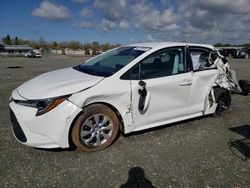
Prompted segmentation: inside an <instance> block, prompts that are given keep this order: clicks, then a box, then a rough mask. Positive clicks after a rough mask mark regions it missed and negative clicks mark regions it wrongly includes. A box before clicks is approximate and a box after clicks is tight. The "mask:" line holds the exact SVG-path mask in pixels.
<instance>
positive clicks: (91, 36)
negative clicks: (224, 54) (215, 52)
mask: <svg viewBox="0 0 250 188" xmlns="http://www.w3.org/2000/svg"><path fill="white" fill-rule="evenodd" d="M0 12H1V16H0V38H2V37H5V36H6V35H8V34H9V35H10V36H11V37H15V36H17V37H19V38H22V39H28V40H38V39H40V38H43V39H44V40H45V41H48V42H52V41H58V42H62V41H79V42H81V43H86V42H93V41H97V42H99V43H107V42H108V43H120V44H129V43H136V42H148V41H170V42H195V43H208V44H215V43H218V42H219V43H231V44H242V43H250V35H249V33H250V0H237V1H236V0H154V1H152V0H151V1H150V0H0Z"/></svg>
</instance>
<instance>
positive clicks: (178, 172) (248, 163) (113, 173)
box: [0, 56, 250, 188]
mask: <svg viewBox="0 0 250 188" xmlns="http://www.w3.org/2000/svg"><path fill="white" fill-rule="evenodd" d="M83 61H84V58H83V57H63V56H45V57H43V58H41V59H25V58H22V57H19V58H14V57H13V58H1V57H0V109H1V110H0V117H1V118H0V138H1V139H0V187H98V188H100V187H105V188H107V187H122V188H124V187H249V186H250V108H249V106H250V96H240V95H233V96H232V100H233V101H232V106H231V108H230V109H229V110H228V111H227V112H226V113H225V114H224V116H223V117H220V118H214V117H211V116H206V117H202V118H195V119H192V120H188V121H183V122H180V123H175V124H171V125H166V126H162V127H161V128H157V129H154V130H148V131H143V132H139V133H136V134H131V135H129V136H120V138H119V139H118V140H117V141H116V142H115V143H114V144H113V145H112V146H111V147H109V148H107V149H105V150H103V151H99V152H94V153H81V152H78V151H70V150H67V149H57V150H41V149H35V148H31V147H27V146H24V145H22V144H19V143H18V142H17V141H16V140H15V139H14V137H13V135H12V132H11V123H10V120H9V112H8V99H9V97H10V95H11V92H12V90H13V89H14V88H16V87H17V86H19V85H20V84H22V83H23V82H24V81H27V80H29V79H30V78H32V77H34V76H36V75H38V74H41V73H43V72H47V71H51V70H55V69H59V68H64V67H70V66H73V65H77V64H79V63H80V62H83ZM229 62H230V65H231V68H232V69H234V70H236V72H237V74H238V77H240V78H241V79H248V80H250V59H249V60H245V59H237V60H235V59H229Z"/></svg>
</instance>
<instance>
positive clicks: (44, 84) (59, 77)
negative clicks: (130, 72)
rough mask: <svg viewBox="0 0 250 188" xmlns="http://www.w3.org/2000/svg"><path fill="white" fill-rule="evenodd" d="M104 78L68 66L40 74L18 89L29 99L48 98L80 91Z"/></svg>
mask: <svg viewBox="0 0 250 188" xmlns="http://www.w3.org/2000/svg"><path fill="white" fill-rule="evenodd" d="M103 78H104V77H99V76H92V75H89V74H86V73H82V72H79V71H77V70H75V69H73V68H66V69H61V70H56V71H52V72H48V73H44V74H42V75H39V76H37V77H35V78H33V79H31V80H29V81H27V82H25V83H24V84H22V85H21V86H19V87H18V88H17V91H18V93H19V94H20V95H21V96H22V97H24V98H26V99H28V100H34V99H46V98H52V97H58V96H63V95H69V94H72V93H76V92H79V91H81V90H84V89H87V88H89V87H92V86H94V85H95V84H97V83H98V82H99V81H101V80H102V79H103Z"/></svg>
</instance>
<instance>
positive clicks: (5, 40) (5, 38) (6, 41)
mask: <svg viewBox="0 0 250 188" xmlns="http://www.w3.org/2000/svg"><path fill="white" fill-rule="evenodd" d="M2 41H3V43H4V44H5V45H11V38H10V36H9V35H7V36H6V37H4V38H2Z"/></svg>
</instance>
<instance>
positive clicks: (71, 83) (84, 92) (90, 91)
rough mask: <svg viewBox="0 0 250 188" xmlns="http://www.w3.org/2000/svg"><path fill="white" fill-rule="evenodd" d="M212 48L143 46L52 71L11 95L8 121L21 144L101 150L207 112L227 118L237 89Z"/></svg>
mask: <svg viewBox="0 0 250 188" xmlns="http://www.w3.org/2000/svg"><path fill="white" fill-rule="evenodd" d="M229 73H230V70H229V66H228V63H227V62H226V61H225V59H224V58H223V56H221V55H220V54H219V53H218V52H217V51H216V50H215V48H214V47H213V46H211V45H203V44H187V43H165V42H159V43H139V44H131V45H126V46H122V47H119V48H116V49H113V50H111V51H108V52H105V53H102V54H101V55H99V56H96V57H94V58H92V59H90V60H88V61H87V62H85V63H83V64H80V65H78V66H76V67H71V68H65V69H61V70H57V71H53V72H48V73H45V74H42V75H40V76H37V77H35V78H33V79H32V80H30V81H27V82H26V83H24V84H23V85H21V86H19V87H18V88H17V89H15V90H14V91H13V93H12V96H11V98H10V103H9V106H10V116H11V121H12V124H13V132H14V135H15V137H16V139H17V140H19V141H20V142H21V143H23V144H25V145H28V146H33V147H38V148H56V147H61V148H67V147H69V146H70V144H71V143H72V144H74V145H75V146H77V147H78V148H79V149H80V150H82V151H97V150H101V149H104V148H106V147H108V146H109V145H111V144H112V142H113V141H114V140H115V139H116V138H117V136H118V135H119V132H122V133H124V134H127V133H130V132H134V131H139V130H144V129H148V128H151V127H156V126H160V125H165V124H169V123H173V122H178V121H181V120H185V119H190V118H194V117H198V116H203V115H206V114H216V115H222V114H223V112H224V111H225V110H226V109H228V108H229V106H230V103H231V97H230V93H231V91H232V90H234V89H235V84H234V82H233V80H231V79H229Z"/></svg>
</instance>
